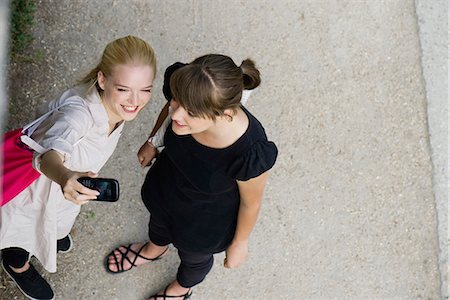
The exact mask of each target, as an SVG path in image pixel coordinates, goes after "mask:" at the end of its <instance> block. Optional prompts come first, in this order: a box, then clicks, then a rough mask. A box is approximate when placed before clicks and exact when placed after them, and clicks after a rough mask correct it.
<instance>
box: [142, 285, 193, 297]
mask: <svg viewBox="0 0 450 300" xmlns="http://www.w3.org/2000/svg"><path fill="white" fill-rule="evenodd" d="M169 285H170V284H168V285H167V286H166V288H165V289H164V292H163V294H162V295H158V294H154V295H151V296H150V298H148V300H158V298H162V299H163V300H166V299H167V298H179V297H183V300H185V299H189V298H190V297H191V295H192V291H191V289H189V290H188V291H187V293H186V294H184V295H178V296H171V295H167V289H168V288H169Z"/></svg>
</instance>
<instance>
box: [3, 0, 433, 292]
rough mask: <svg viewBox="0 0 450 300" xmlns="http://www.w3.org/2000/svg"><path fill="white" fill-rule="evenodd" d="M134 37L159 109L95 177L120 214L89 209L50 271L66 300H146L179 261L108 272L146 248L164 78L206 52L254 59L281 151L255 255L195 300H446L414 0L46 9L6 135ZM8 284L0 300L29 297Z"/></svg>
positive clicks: (41, 7)
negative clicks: (109, 186)
mask: <svg viewBox="0 0 450 300" xmlns="http://www.w3.org/2000/svg"><path fill="white" fill-rule="evenodd" d="M128 34H133V35H137V36H140V37H142V38H144V39H146V40H147V41H149V42H150V43H151V44H152V45H153V47H154V49H155V50H156V52H157V54H158V59H159V73H158V76H157V78H156V82H155V84H156V87H155V90H156V92H155V94H154V97H153V100H152V103H151V104H150V105H149V106H148V107H147V108H146V110H145V111H144V112H142V113H141V115H140V116H139V117H138V118H137V119H136V120H135V121H133V122H131V123H130V124H127V126H126V129H125V130H124V135H123V137H122V140H121V141H120V143H119V144H120V145H119V147H118V148H117V150H116V152H115V154H114V156H113V158H112V159H111V160H110V161H109V162H108V164H107V165H106V166H105V168H104V170H103V171H102V173H101V175H103V176H108V177H109V176H111V177H115V178H117V179H118V180H119V181H120V182H121V187H122V192H123V193H122V198H121V200H120V201H119V202H117V203H114V204H110V203H93V204H89V205H85V206H83V209H82V213H81V215H80V217H79V219H78V221H77V223H76V225H75V228H74V231H73V237H74V241H75V248H74V251H73V252H71V253H69V254H65V255H60V256H59V257H58V272H57V273H54V274H49V273H44V274H45V276H46V278H48V279H49V281H50V283H51V285H52V286H53V287H54V288H55V292H56V295H57V299H145V297H147V296H148V295H150V294H152V293H153V292H156V291H158V290H159V289H161V288H162V287H164V286H165V284H167V283H168V282H170V281H171V280H172V279H173V277H174V275H175V273H176V269H177V264H178V257H177V254H176V251H175V249H173V248H172V249H171V251H170V253H169V255H168V257H167V258H166V259H164V260H162V261H158V262H156V263H154V264H151V265H150V264H148V265H145V266H142V267H140V268H137V269H135V270H133V271H131V272H129V273H126V274H121V275H117V276H112V275H110V274H107V273H106V272H105V270H104V266H103V258H104V257H105V255H106V254H108V252H109V251H111V249H113V248H114V247H115V246H118V245H120V244H124V243H128V242H133V241H145V240H146V237H147V222H148V214H147V213H146V211H145V208H144V206H143V205H142V203H141V201H140V196H139V193H140V186H141V184H142V182H143V179H144V176H145V172H146V170H142V169H141V168H140V167H139V166H138V164H137V160H136V154H135V153H136V152H137V150H138V148H139V146H140V145H141V143H142V142H143V141H144V140H145V138H146V136H147V134H148V133H149V131H150V129H151V126H152V124H153V122H154V121H155V117H156V115H157V113H158V112H159V109H160V108H161V107H162V105H163V103H164V100H163V96H162V93H161V91H160V89H161V87H162V73H163V71H164V69H165V67H166V66H168V65H169V64H171V63H172V62H174V61H191V60H192V59H194V58H196V57H198V56H200V55H202V54H205V53H209V52H220V53H225V54H228V55H230V56H231V57H233V58H234V59H235V61H236V62H237V63H240V61H241V60H243V59H245V58H247V57H251V58H253V59H254V60H255V61H256V63H257V64H258V66H259V68H260V70H261V73H262V76H263V83H262V85H261V87H260V88H259V89H258V90H257V91H256V92H254V93H253V94H252V96H251V98H250V100H249V104H248V107H249V109H250V110H251V111H252V112H253V113H254V114H255V115H256V116H257V117H258V118H259V120H260V121H261V122H262V123H263V125H264V126H265V128H266V132H267V134H268V136H269V137H270V138H271V139H272V140H273V141H274V142H275V143H276V144H277V145H278V147H279V151H280V155H279V158H278V161H277V164H276V166H275V168H274V169H273V171H272V174H271V178H270V181H269V184H268V186H267V189H266V194H265V200H264V204H263V208H262V211H261V216H260V219H259V222H258V225H257V226H256V228H255V231H254V234H253V235H252V240H251V249H250V257H249V259H248V262H247V263H246V264H245V265H244V266H243V267H242V268H240V269H237V270H227V269H224V268H223V266H222V262H223V254H219V255H217V256H216V260H215V266H214V268H213V270H212V272H211V273H210V275H209V276H208V277H207V279H206V280H205V282H204V283H202V284H201V285H200V286H198V287H197V288H196V289H195V291H194V295H193V297H192V298H193V299H214V300H215V299H218V300H222V299H230V300H231V299H439V298H440V289H439V271H438V257H437V253H438V240H437V237H438V236H437V224H436V210H435V203H434V197H433V191H432V182H431V162H430V149H429V135H428V132H427V116H426V102H425V92H424V86H423V78H422V73H421V66H420V48H419V38H418V25H417V19H416V16H415V7H414V2H413V1H403V0H393V1H384V0H383V1H351V0H346V1H321V0H320V1H287V0H282V1H270V0H262V1H256V0H250V1H238V0H231V1H225V0H215V1H201V0H197V1H195V0H192V1H175V0H171V1H143V0H141V1H138V0H134V1H125V0H123V1H121V0H101V1H68V0H65V1H51V0H46V1H39V3H38V11H37V14H36V24H35V27H34V37H35V42H34V43H33V45H32V47H31V49H29V50H28V54H29V56H31V57H34V58H35V59H34V60H33V61H32V62H30V61H22V62H15V63H12V64H11V69H10V79H11V81H10V84H9V93H10V99H11V107H10V112H11V118H10V119H9V121H8V125H7V127H8V129H11V128H15V127H18V126H20V125H22V124H24V123H25V122H27V121H29V120H31V119H32V118H33V110H34V107H35V106H36V105H37V104H38V103H41V102H42V101H44V100H46V99H51V98H52V97H55V96H56V95H58V94H59V93H60V92H61V91H62V90H64V89H65V88H67V87H69V86H71V85H72V84H73V83H74V82H75V81H76V79H78V78H80V77H81V76H82V75H83V74H84V72H86V71H87V70H88V69H89V68H90V67H91V66H92V65H93V64H94V63H95V62H96V59H97V57H98V56H99V55H100V53H101V51H102V49H103V47H104V46H105V44H106V43H107V42H109V41H111V40H113V39H115V38H117V37H120V36H124V35H128ZM0 274H1V278H2V279H1V281H0V299H24V297H23V296H22V295H21V294H20V293H19V292H18V291H17V289H16V288H15V287H14V286H13V284H12V283H11V282H10V281H9V280H7V279H5V277H4V274H3V273H0Z"/></svg>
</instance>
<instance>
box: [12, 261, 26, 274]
mask: <svg viewBox="0 0 450 300" xmlns="http://www.w3.org/2000/svg"><path fill="white" fill-rule="evenodd" d="M9 267H10V268H11V270H13V271H14V272H15V273H23V272H25V271H26V270H28V269H29V268H30V264H29V263H28V262H26V263H25V264H24V265H23V267H21V268H14V267H12V266H9Z"/></svg>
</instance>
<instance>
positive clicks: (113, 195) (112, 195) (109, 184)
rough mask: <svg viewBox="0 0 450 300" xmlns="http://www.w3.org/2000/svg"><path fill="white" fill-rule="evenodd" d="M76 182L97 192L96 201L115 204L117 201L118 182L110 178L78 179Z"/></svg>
mask: <svg viewBox="0 0 450 300" xmlns="http://www.w3.org/2000/svg"><path fill="white" fill-rule="evenodd" d="M78 181H79V182H80V183H81V184H82V185H84V186H85V187H87V188H90V189H91V190H97V191H98V192H99V193H100V195H98V196H97V199H94V200H97V201H106V202H116V201H117V200H119V182H118V181H117V180H115V179H112V178H91V177H80V178H78Z"/></svg>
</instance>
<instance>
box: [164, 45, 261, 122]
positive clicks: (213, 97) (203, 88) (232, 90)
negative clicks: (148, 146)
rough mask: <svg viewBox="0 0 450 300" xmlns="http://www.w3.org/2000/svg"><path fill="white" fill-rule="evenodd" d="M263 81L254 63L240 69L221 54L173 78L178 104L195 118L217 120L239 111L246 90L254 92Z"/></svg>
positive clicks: (195, 63)
mask: <svg viewBox="0 0 450 300" xmlns="http://www.w3.org/2000/svg"><path fill="white" fill-rule="evenodd" d="M260 83H261V77H260V74H259V71H258V69H257V68H256V67H255V63H254V62H253V61H252V60H251V59H246V60H244V61H242V64H241V66H239V67H238V66H237V65H236V64H235V63H234V62H233V60H232V59H231V58H230V57H228V56H225V55H221V54H208V55H204V56H201V57H199V58H197V59H195V60H194V61H193V62H191V63H190V64H188V65H186V66H184V67H181V68H180V69H178V70H177V71H175V72H174V73H173V75H172V76H171V78H170V89H171V91H172V94H173V97H174V99H175V101H177V102H178V103H179V104H180V105H181V106H182V107H184V108H185V109H186V110H188V111H189V112H191V113H192V114H193V115H194V116H201V117H208V118H210V119H212V120H215V118H216V117H217V116H221V115H223V114H224V110H226V109H233V110H235V109H237V108H238V107H239V105H240V101H241V97H242V90H243V89H246V90H252V89H254V88H256V87H257V86H258V85H259V84H260Z"/></svg>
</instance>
